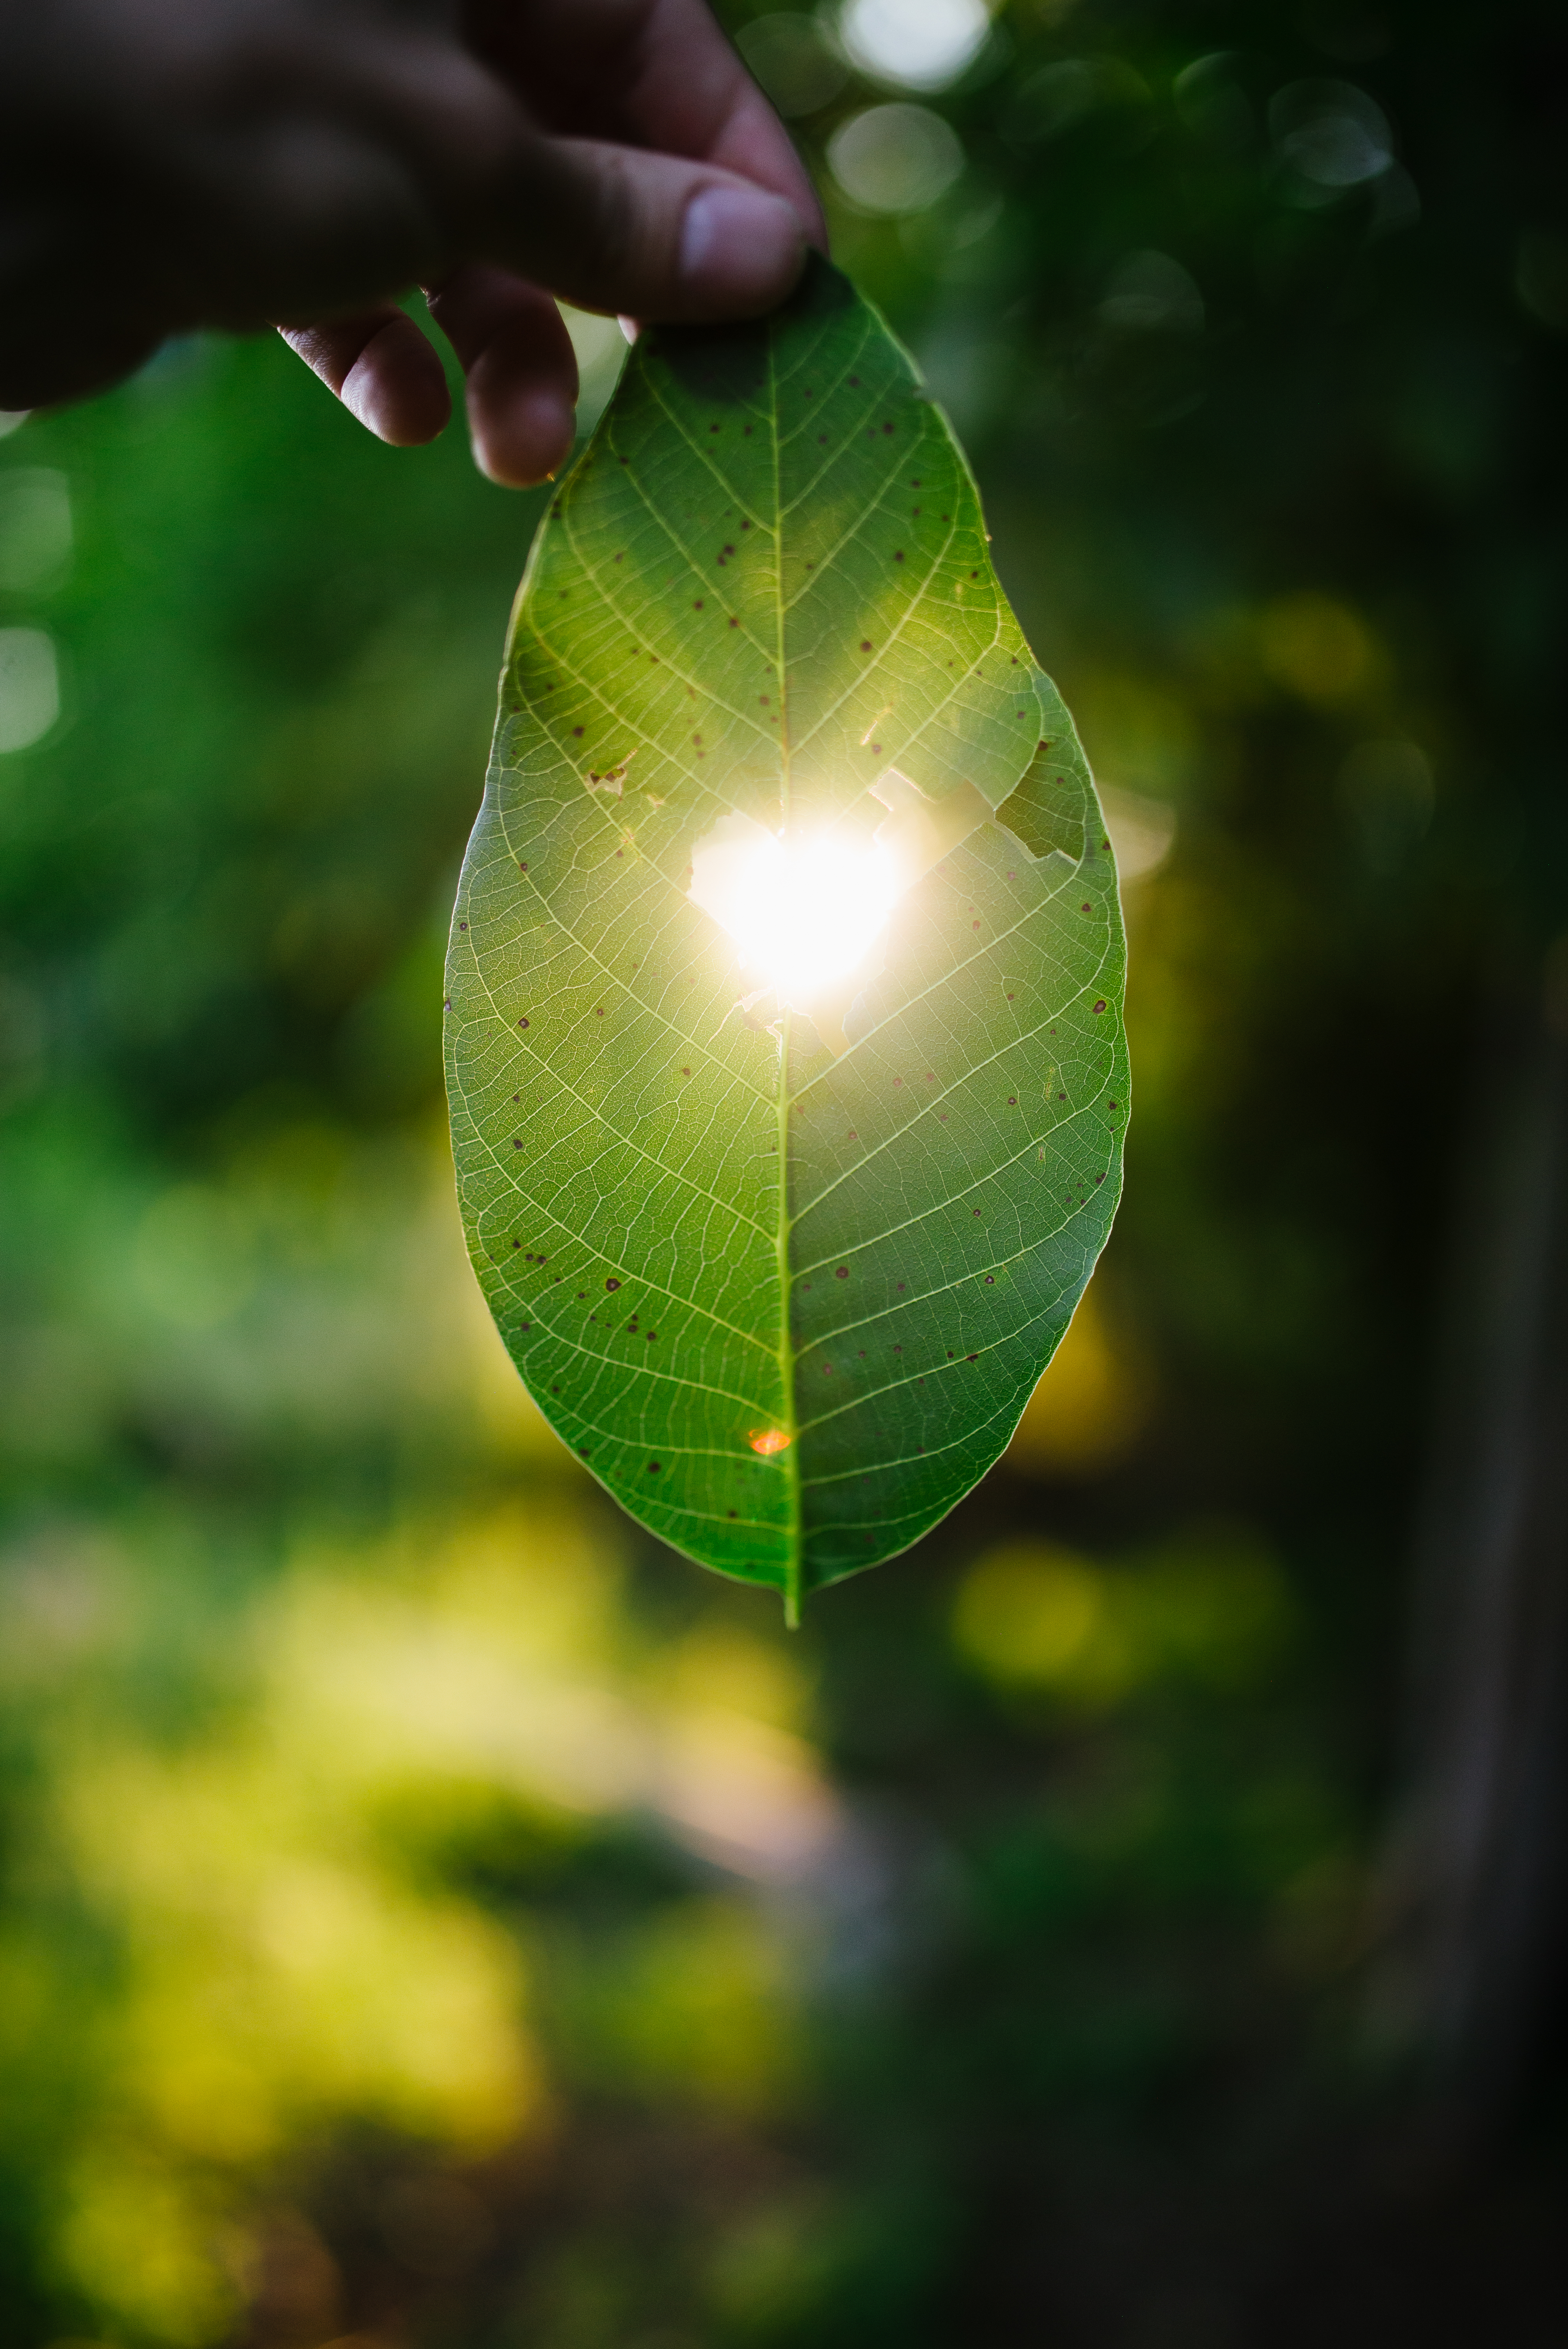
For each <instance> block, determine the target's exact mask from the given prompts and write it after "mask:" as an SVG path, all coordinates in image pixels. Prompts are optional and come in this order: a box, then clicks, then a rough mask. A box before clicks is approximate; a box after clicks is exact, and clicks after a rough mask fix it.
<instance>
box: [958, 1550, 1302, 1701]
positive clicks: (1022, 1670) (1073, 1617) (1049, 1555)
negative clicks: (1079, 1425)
mask: <svg viewBox="0 0 1568 2349" xmlns="http://www.w3.org/2000/svg"><path fill="white" fill-rule="evenodd" d="M1294 1630H1295V1606H1294V1602H1293V1599H1292V1597H1291V1593H1290V1590H1289V1588H1288V1585H1287V1584H1286V1583H1285V1581H1284V1577H1283V1575H1282V1574H1281V1572H1280V1570H1279V1568H1278V1567H1277V1566H1276V1565H1275V1563H1274V1559H1273V1558H1272V1557H1270V1556H1269V1554H1268V1552H1267V1551H1266V1550H1264V1548H1263V1547H1261V1546H1260V1545H1259V1544H1258V1543H1257V1542H1256V1541H1255V1540H1253V1538H1252V1537H1250V1536H1248V1535H1247V1534H1246V1533H1244V1532H1243V1531H1241V1530H1239V1529H1237V1528H1233V1527H1229V1526H1216V1527H1212V1528H1204V1527H1197V1528H1194V1529H1193V1530H1192V1532H1191V1533H1190V1534H1187V1535H1185V1536H1182V1537H1180V1538H1179V1539H1178V1540H1176V1541H1174V1542H1171V1543H1169V1544H1167V1545H1164V1546H1163V1547H1161V1548H1160V1549H1158V1550H1154V1551H1151V1552H1148V1553H1145V1554H1143V1555H1140V1556H1135V1557H1130V1558H1127V1559H1123V1560H1119V1561H1116V1562H1114V1563H1109V1564H1099V1563H1097V1562H1092V1561H1091V1560H1089V1559H1088V1558H1086V1557H1080V1556H1078V1554H1077V1553H1076V1552H1073V1551H1070V1550H1068V1549H1064V1548H1062V1547H1058V1546H1057V1544H1055V1543H1052V1542H1048V1541H1032V1540H1025V1541H1016V1542H1009V1543H1006V1544H1005V1545H1004V1546H1003V1547H1000V1548H998V1549H995V1550H992V1551H990V1552H988V1553H987V1554H986V1555H985V1557H981V1558H980V1559H979V1560H977V1562H976V1563H975V1566H974V1567H972V1568H971V1569H970V1571H969V1573H968V1575H967V1576H966V1577H965V1580H964V1581H963V1583H962V1584H961V1585H960V1587H959V1591H958V1597H957V1600H956V1603H955V1607H954V1622H953V1632H954V1645H955V1646H956V1647H957V1649H958V1651H959V1653H960V1654H961V1655H962V1656H963V1657H964V1659H965V1661H966V1662H968V1663H969V1664H971V1665H972V1666H973V1667H974V1668H975V1670H976V1671H978V1672H980V1674H981V1675H982V1676H983V1677H984V1678H985V1679H986V1680H989V1681H991V1682H994V1683H995V1685H996V1687H997V1688H998V1689H1000V1690H1002V1691H1003V1692H1016V1693H1036V1694H1049V1695H1052V1696H1056V1697H1059V1698H1062V1699H1065V1700H1067V1701H1068V1702H1071V1703H1073V1704H1075V1705H1077V1706H1080V1707H1088V1708H1090V1709H1092V1708H1096V1707H1099V1706H1105V1705H1109V1704H1113V1703H1116V1702H1119V1700H1121V1699H1122V1698H1124V1697H1126V1696H1129V1695H1130V1694H1132V1693H1133V1692H1135V1691H1138V1690H1140V1689H1149V1688H1157V1687H1161V1686H1177V1687H1180V1686H1186V1687H1190V1688H1197V1689H1208V1690H1212V1691H1220V1690H1228V1689H1233V1688H1237V1687H1243V1686H1245V1685H1248V1684H1249V1683H1251V1682H1253V1681H1255V1680H1257V1679H1259V1678H1261V1677H1262V1676H1263V1675H1264V1674H1265V1673H1266V1672H1267V1671H1269V1670H1270V1669H1272V1667H1273V1666H1274V1664H1275V1662H1276V1661H1278V1659H1279V1658H1280V1657H1281V1656H1282V1655H1283V1654H1284V1652H1285V1651H1286V1649H1287V1648H1288V1645H1289V1642H1290V1640H1291V1637H1292V1635H1293V1633H1294Z"/></svg>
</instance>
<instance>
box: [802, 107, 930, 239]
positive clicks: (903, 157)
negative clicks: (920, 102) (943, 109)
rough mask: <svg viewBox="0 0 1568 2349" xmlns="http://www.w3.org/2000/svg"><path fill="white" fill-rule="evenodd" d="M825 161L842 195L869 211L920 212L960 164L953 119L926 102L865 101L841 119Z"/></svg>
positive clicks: (830, 141)
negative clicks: (947, 119) (862, 108)
mask: <svg viewBox="0 0 1568 2349" xmlns="http://www.w3.org/2000/svg"><path fill="white" fill-rule="evenodd" d="M828 161H829V163H830V166H831V167H832V173H833V177H834V179H835V180H837V181H838V183H839V185H840V187H841V188H842V190H843V191H844V193H845V195H847V196H848V197H849V198H850V199H851V202H854V203H857V204H859V205H860V206H861V210H862V211H864V212H889V213H899V212H923V211H924V210H925V207H926V206H927V204H934V202H936V199H937V197H938V196H940V195H943V194H944V193H945V192H946V191H947V190H948V189H949V188H950V187H951V186H952V185H953V182H954V180H956V179H957V177H958V175H959V173H960V172H961V171H963V169H964V150H963V148H962V147H961V146H960V145H959V143H958V134H957V132H956V131H955V130H954V129H953V127H952V125H951V123H947V122H944V120H943V119H942V117H941V115H940V114H933V112H932V110H931V109H930V108H929V107H928V106H869V107H867V109H866V110H865V112H864V113H863V114H852V115H851V117H850V119H849V120H848V121H847V122H843V123H841V124H840V126H839V128H838V129H837V130H835V131H834V133H833V135H832V137H831V139H830V140H829V141H828Z"/></svg>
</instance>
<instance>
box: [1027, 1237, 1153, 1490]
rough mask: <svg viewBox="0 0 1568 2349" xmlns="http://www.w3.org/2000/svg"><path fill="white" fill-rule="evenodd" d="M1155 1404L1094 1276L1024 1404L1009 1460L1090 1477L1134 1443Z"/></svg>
mask: <svg viewBox="0 0 1568 2349" xmlns="http://www.w3.org/2000/svg"><path fill="white" fill-rule="evenodd" d="M1152 1402H1153V1379H1152V1374H1151V1372H1150V1368H1149V1365H1148V1362H1147V1361H1146V1360H1145V1358H1144V1356H1143V1355H1142V1353H1141V1352H1140V1350H1139V1349H1138V1347H1137V1346H1136V1344H1135V1343H1134V1342H1133V1340H1131V1338H1130V1336H1129V1335H1128V1334H1126V1333H1125V1332H1124V1331H1123V1330H1119V1329H1117V1328H1116V1327H1115V1326H1114V1325H1113V1323H1112V1321H1111V1319H1110V1315H1109V1310H1108V1309H1107V1305H1106V1301H1105V1289H1104V1287H1103V1285H1102V1282H1101V1281H1100V1280H1099V1279H1098V1278H1097V1279H1095V1280H1093V1281H1091V1282H1090V1284H1089V1286H1088V1288H1087V1289H1086V1290H1085V1291H1084V1294H1083V1297H1082V1299H1081V1301H1080V1302H1079V1305H1078V1311H1077V1312H1076V1313H1075V1314H1074V1316H1073V1319H1072V1322H1071V1325H1070V1327H1069V1328H1068V1333H1067V1336H1066V1337H1065V1338H1064V1339H1063V1340H1062V1342H1061V1344H1060V1345H1059V1346H1058V1347H1057V1350H1056V1353H1055V1355H1054V1357H1053V1358H1052V1360H1051V1361H1050V1363H1049V1365H1048V1366H1047V1370H1046V1372H1045V1375H1044V1376H1043V1378H1042V1379H1041V1380H1040V1382H1039V1384H1038V1385H1037V1387H1036V1389H1035V1392H1034V1393H1033V1394H1032V1395H1031V1396H1030V1398H1029V1401H1028V1402H1027V1404H1026V1407H1025V1411H1024V1415H1023V1418H1022V1419H1021V1420H1020V1421H1019V1423H1018V1426H1017V1430H1016V1433H1015V1435H1014V1437H1013V1441H1012V1443H1011V1444H1010V1445H1009V1447H1008V1451H1007V1458H1008V1460H1009V1461H1010V1462H1011V1463H1012V1464H1013V1465H1014V1466H1015V1467H1016V1468H1022V1469H1024V1470H1026V1471H1027V1470H1030V1469H1034V1470H1038V1471H1043V1472H1045V1473H1047V1474H1053V1473H1060V1474H1064V1475H1093V1474H1094V1473H1095V1472H1096V1471H1097V1470H1098V1469H1100V1468H1106V1467H1109V1465H1110V1464H1112V1463H1113V1462H1114V1461H1117V1460H1120V1459H1122V1458H1124V1457H1125V1456H1126V1454H1128V1453H1129V1452H1130V1450H1131V1449H1132V1446H1133V1445H1134V1444H1136V1443H1137V1441H1138V1438H1139V1436H1140V1434H1141V1433H1142V1431H1143V1428H1144V1425H1145V1423H1146V1422H1147V1420H1148V1417H1149V1413H1150V1407H1151V1405H1152Z"/></svg>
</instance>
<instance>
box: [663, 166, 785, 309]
mask: <svg viewBox="0 0 1568 2349" xmlns="http://www.w3.org/2000/svg"><path fill="white" fill-rule="evenodd" d="M805 250H806V241H805V235H804V233H803V231H802V229H801V226H800V223H799V220H798V219H797V218H796V216H795V214H794V212H792V211H791V210H790V208H789V205H788V204H787V203H785V202H783V200H782V198H781V197H779V196H769V195H764V194H763V192H762V191H761V189H760V188H757V189H752V188H735V187H707V188H699V189H698V191H697V192H696V195H695V196H693V198H692V200H691V202H690V203H688V204H687V206H686V219H685V220H684V221H683V222H682V223H681V252H680V282H681V291H682V292H683V293H684V294H685V295H686V296H687V297H688V298H689V299H691V300H693V301H695V302H698V303H700V304H701V305H703V307H704V308H707V306H709V305H711V306H712V307H713V308H714V309H715V310H716V311H723V310H731V309H734V310H744V309H748V308H750V309H758V310H765V309H768V308H770V307H771V305H773V304H774V303H775V302H779V301H782V300H783V298H784V296H785V295H786V294H788V292H789V288H790V286H791V285H793V284H794V283H795V280H796V278H797V277H798V276H799V274H800V264H801V262H802V261H803V259H804V258H805Z"/></svg>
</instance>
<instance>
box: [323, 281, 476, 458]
mask: <svg viewBox="0 0 1568 2349" xmlns="http://www.w3.org/2000/svg"><path fill="white" fill-rule="evenodd" d="M337 396H338V398H340V399H341V400H342V402H343V404H344V406H345V408H346V409H348V411H349V413H350V414H351V415H353V416H355V417H357V419H359V421H360V423H361V424H363V425H364V426H365V428H366V430H367V431H370V432H374V433H375V435H376V437H377V440H385V441H387V443H388V445H389V446H390V447H392V448H394V449H417V448H420V447H422V446H423V445H424V443H425V442H426V441H428V440H436V439H437V438H438V435H439V434H440V433H442V432H443V431H445V429H446V428H447V424H448V422H449V419H450V417H451V413H452V397H451V393H450V392H449V390H448V388H447V378H446V374H445V371H444V369H443V368H442V366H441V362H440V360H439V359H438V357H437V356H436V354H435V352H434V351H433V350H432V349H431V347H430V345H429V344H428V342H427V341H426V339H425V337H424V336H423V335H422V334H421V333H420V332H419V329H418V326H415V324H414V322H413V320H412V319H411V318H406V317H405V316H403V314H402V312H401V311H399V312H397V315H396V316H394V317H391V318H389V319H388V320H387V324H386V325H385V326H382V327H381V328H380V329H379V331H378V332H377V333H376V334H374V335H373V336H371V338H370V340H369V341H368V342H367V343H366V346H365V348H364V349H363V350H362V351H361V352H360V354H359V357H357V358H356V360H355V362H354V365H353V366H352V367H350V368H349V370H348V372H347V374H346V376H345V377H344V378H343V381H342V384H341V386H340V387H339V389H338V395H337Z"/></svg>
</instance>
